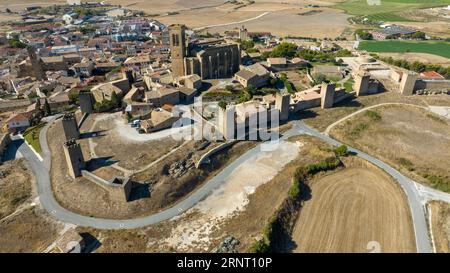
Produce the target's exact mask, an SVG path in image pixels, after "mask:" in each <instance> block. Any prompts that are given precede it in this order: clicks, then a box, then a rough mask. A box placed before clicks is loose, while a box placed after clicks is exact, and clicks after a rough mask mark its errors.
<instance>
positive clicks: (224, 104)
mask: <svg viewBox="0 0 450 273" xmlns="http://www.w3.org/2000/svg"><path fill="white" fill-rule="evenodd" d="M219 107H220V108H222V109H224V110H225V109H226V108H227V103H226V102H225V101H223V100H221V101H219Z"/></svg>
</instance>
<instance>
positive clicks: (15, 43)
mask: <svg viewBox="0 0 450 273" xmlns="http://www.w3.org/2000/svg"><path fill="white" fill-rule="evenodd" d="M8 42H9V45H10V46H11V47H14V48H26V47H27V45H26V44H24V43H22V42H21V41H20V40H19V39H12V40H9V41H8Z"/></svg>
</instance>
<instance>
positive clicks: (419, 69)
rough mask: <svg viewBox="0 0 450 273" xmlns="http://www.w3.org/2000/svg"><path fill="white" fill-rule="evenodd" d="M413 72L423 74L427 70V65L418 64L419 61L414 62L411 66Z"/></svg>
mask: <svg viewBox="0 0 450 273" xmlns="http://www.w3.org/2000/svg"><path fill="white" fill-rule="evenodd" d="M410 68H411V70H413V71H416V72H423V71H425V69H426V65H425V64H423V63H421V62H418V61H414V62H413V63H412V64H411V65H410Z"/></svg>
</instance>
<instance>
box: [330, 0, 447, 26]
mask: <svg viewBox="0 0 450 273" xmlns="http://www.w3.org/2000/svg"><path fill="white" fill-rule="evenodd" d="M449 4H450V0H381V5H369V4H368V1H367V0H349V1H346V2H343V3H339V4H337V5H335V6H334V7H335V8H338V9H343V10H345V11H346V12H347V13H349V14H353V15H365V16H368V17H369V18H370V19H372V20H379V21H387V22H401V21H402V22H407V21H412V20H411V19H409V18H406V17H403V16H401V15H399V14H397V13H399V12H404V11H411V10H417V9H423V8H429V7H436V6H445V5H449Z"/></svg>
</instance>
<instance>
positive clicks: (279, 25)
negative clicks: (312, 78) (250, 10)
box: [201, 6, 349, 38]
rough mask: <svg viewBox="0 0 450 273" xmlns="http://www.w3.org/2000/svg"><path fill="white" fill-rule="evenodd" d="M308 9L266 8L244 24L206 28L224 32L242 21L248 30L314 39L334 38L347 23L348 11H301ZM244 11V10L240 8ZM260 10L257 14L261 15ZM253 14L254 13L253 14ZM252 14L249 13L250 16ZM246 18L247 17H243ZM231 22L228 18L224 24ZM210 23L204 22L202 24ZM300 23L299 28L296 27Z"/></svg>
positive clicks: (326, 9)
mask: <svg viewBox="0 0 450 273" xmlns="http://www.w3.org/2000/svg"><path fill="white" fill-rule="evenodd" d="M310 10H311V9H306V8H298V6H297V7H289V8H286V9H283V10H275V11H272V10H267V12H270V13H268V14H266V15H265V16H263V17H261V18H258V19H255V20H251V21H248V22H245V23H235V24H228V25H226V26H223V27H212V28H208V29H207V31H208V32H211V33H214V32H219V33H223V32H225V31H226V30H233V29H235V28H237V27H240V26H241V25H242V24H245V26H246V28H247V29H248V30H249V31H254V32H270V33H272V34H274V35H277V36H282V37H283V36H302V37H314V38H325V37H328V38H335V37H338V36H339V35H341V33H343V32H344V30H345V28H346V27H347V26H348V25H349V24H348V21H347V18H348V17H349V16H348V15H347V14H345V13H343V12H342V11H339V10H336V9H330V8H321V9H320V12H314V13H309V14H302V13H305V12H308V11H310ZM240 12H244V11H240ZM260 14H261V12H259V13H258V14H257V15H260ZM255 16H256V15H255ZM250 17H252V16H249V17H248V18H250ZM246 19H247V18H246ZM230 22H233V20H228V21H227V22H226V23H230ZM205 25H210V24H204V25H201V26H205ZM299 25H301V26H302V27H298V26H299Z"/></svg>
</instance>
